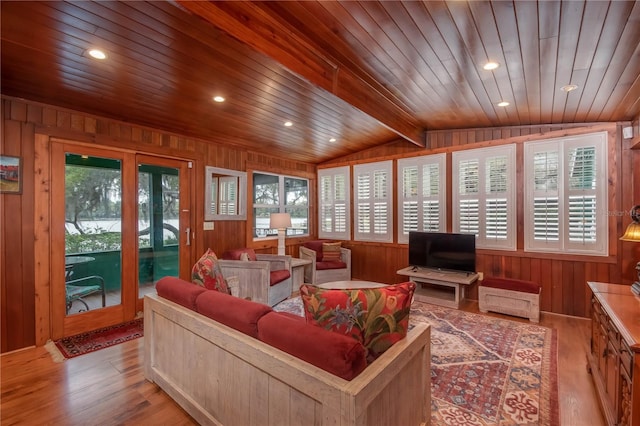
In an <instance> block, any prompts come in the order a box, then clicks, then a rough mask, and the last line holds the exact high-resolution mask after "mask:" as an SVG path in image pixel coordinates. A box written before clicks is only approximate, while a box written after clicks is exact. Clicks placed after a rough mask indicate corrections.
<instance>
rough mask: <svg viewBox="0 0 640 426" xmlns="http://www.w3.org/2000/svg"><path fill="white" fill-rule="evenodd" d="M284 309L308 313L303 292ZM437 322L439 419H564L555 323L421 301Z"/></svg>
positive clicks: (420, 308) (418, 309)
mask: <svg viewBox="0 0 640 426" xmlns="http://www.w3.org/2000/svg"><path fill="white" fill-rule="evenodd" d="M274 309H275V310H277V311H285V312H290V313H293V314H296V315H300V316H302V315H303V308H302V303H301V301H300V298H299V297H297V298H293V299H289V300H285V301H284V302H282V303H280V304H278V305H277V306H275V307H274ZM416 323H428V324H430V325H431V424H432V425H459V426H463V425H465V426H466V425H469V426H471V425H474V426H482V425H484V426H488V425H500V426H504V425H545V426H546V425H558V424H559V423H560V420H559V408H558V374H557V358H558V355H557V336H556V331H555V330H554V329H550V328H547V327H542V326H539V325H536V324H532V323H521V322H516V321H510V320H505V319H499V318H495V317H491V316H487V315H479V314H472V313H469V312H463V311H459V310H456V309H449V308H445V307H441V306H437V305H431V304H427V303H422V302H418V301H414V302H413V304H412V305H411V314H410V317H409V326H410V327H411V324H416Z"/></svg>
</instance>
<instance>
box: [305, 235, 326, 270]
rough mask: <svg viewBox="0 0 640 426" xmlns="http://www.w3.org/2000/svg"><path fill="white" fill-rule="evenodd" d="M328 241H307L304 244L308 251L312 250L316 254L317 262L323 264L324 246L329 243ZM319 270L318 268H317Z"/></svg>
mask: <svg viewBox="0 0 640 426" xmlns="http://www.w3.org/2000/svg"><path fill="white" fill-rule="evenodd" d="M327 242H328V241H327V240H315V241H307V242H306V243H304V244H303V246H305V247H306V248H308V249H311V250H313V251H315V252H316V262H322V244H323V243H327ZM316 269H317V268H316Z"/></svg>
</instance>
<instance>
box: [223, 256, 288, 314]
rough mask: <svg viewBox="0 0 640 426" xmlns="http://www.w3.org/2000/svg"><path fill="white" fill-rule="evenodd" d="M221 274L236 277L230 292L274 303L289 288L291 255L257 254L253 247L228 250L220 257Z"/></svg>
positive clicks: (277, 301)
mask: <svg viewBox="0 0 640 426" xmlns="http://www.w3.org/2000/svg"><path fill="white" fill-rule="evenodd" d="M219 265H220V269H221V270H222V275H224V276H225V278H227V277H236V279H237V284H234V286H233V287H236V285H237V290H236V288H232V294H234V293H235V294H234V295H237V296H238V297H242V298H247V297H248V298H250V299H251V300H253V301H254V302H260V303H264V304H267V305H269V306H274V305H276V304H278V303H280V302H282V301H283V300H285V299H286V298H288V297H289V296H291V292H292V279H291V256H288V255H287V256H278V255H272V254H256V252H255V251H254V250H253V249H250V248H243V249H238V250H229V251H226V252H224V253H223V254H222V256H221V257H220V259H219Z"/></svg>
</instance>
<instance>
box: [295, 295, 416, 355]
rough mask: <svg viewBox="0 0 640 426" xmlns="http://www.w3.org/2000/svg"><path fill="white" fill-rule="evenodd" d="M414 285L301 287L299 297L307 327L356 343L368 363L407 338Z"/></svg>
mask: <svg viewBox="0 0 640 426" xmlns="http://www.w3.org/2000/svg"><path fill="white" fill-rule="evenodd" d="M415 289H416V285H415V283H412V282H405V283H402V284H394V285H389V286H386V287H380V288H366V289H352V290H329V289H322V288H319V287H316V286H313V285H307V284H304V285H302V286H301V287H300V296H301V298H302V304H303V306H304V315H305V318H306V320H307V322H308V323H311V324H314V325H317V326H320V327H322V328H325V329H327V330H331V331H335V332H338V333H342V334H346V335H347V336H351V337H353V338H354V339H356V340H359V341H360V342H361V343H362V345H363V346H364V347H365V348H366V350H367V361H368V362H372V361H373V360H375V359H376V358H378V357H379V356H380V355H381V354H382V353H384V352H385V351H386V350H387V349H389V348H390V347H391V346H392V345H393V344H394V343H396V342H397V341H399V340H401V339H403V338H404V337H405V336H406V335H407V330H408V327H409V311H410V309H411V301H412V300H413V293H414V291H415Z"/></svg>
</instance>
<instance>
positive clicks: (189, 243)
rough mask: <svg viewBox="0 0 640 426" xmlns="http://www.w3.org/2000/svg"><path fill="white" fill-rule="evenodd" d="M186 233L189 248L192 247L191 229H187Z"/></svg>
mask: <svg viewBox="0 0 640 426" xmlns="http://www.w3.org/2000/svg"><path fill="white" fill-rule="evenodd" d="M184 232H186V234H187V244H186V245H188V246H190V245H191V228H187V229H186V230H185V231H184Z"/></svg>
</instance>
